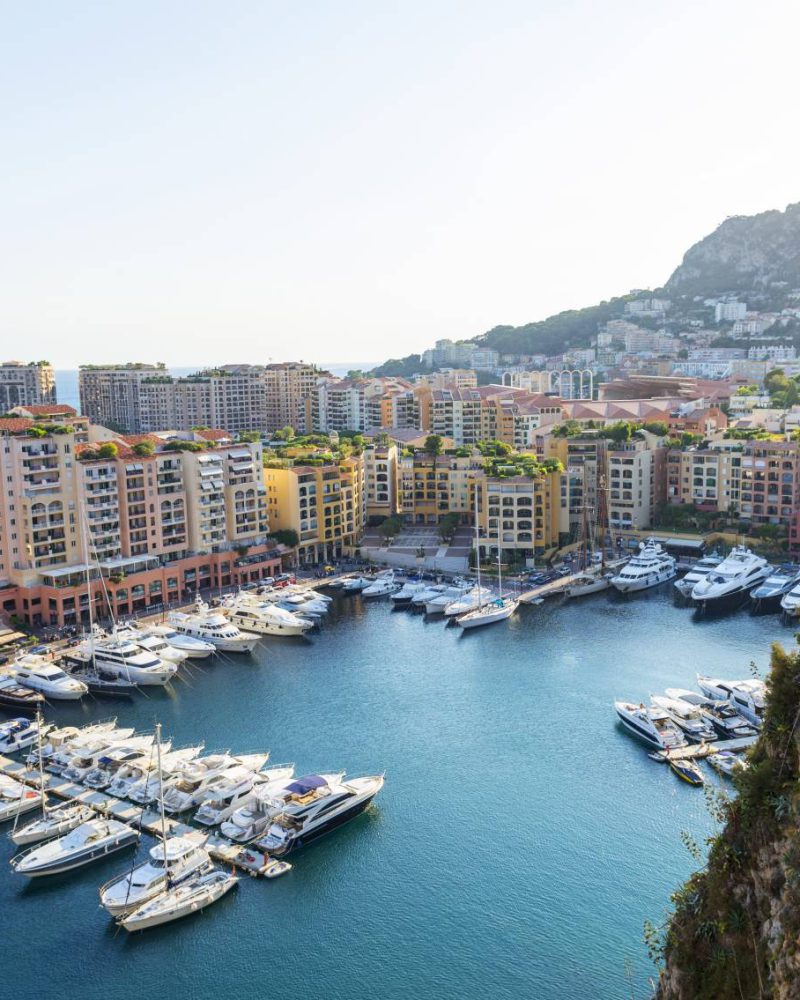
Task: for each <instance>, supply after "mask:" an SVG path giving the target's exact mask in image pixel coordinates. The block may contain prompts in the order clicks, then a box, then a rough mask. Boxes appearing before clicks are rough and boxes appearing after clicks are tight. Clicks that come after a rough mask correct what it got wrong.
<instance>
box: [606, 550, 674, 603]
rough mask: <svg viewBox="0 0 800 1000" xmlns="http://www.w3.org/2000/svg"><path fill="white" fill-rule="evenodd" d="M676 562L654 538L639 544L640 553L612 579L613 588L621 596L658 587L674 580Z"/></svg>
mask: <svg viewBox="0 0 800 1000" xmlns="http://www.w3.org/2000/svg"><path fill="white" fill-rule="evenodd" d="M676 566H677V562H676V560H675V559H674V558H673V557H672V556H671V555H669V553H667V552H665V551H664V549H662V547H661V546H660V545H659V544H658V542H657V541H655V539H653V538H648V540H647V541H646V542H640V543H639V551H638V552H637V554H636V555H635V556H633V558H632V559H629V560H628V562H627V563H626V564H625V565H624V566H623V567H622V569H621V570H620V571H619V573H617V574H616V575H615V576H612V577H611V581H610V582H611V586H612V587H614V588H615V589H616V590H618V591H619V592H620V593H621V594H633V593H636V592H637V591H640V590H649V589H650V588H651V587H658V586H659V585H660V584H662V583H666V582H667V581H668V580H672V579H673V578H674V576H675V573H676Z"/></svg>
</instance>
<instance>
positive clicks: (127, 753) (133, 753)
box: [64, 744, 153, 789]
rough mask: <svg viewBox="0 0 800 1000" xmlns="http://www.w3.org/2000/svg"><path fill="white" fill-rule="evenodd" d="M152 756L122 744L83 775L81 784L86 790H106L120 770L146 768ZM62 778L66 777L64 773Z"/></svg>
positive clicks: (112, 749)
mask: <svg viewBox="0 0 800 1000" xmlns="http://www.w3.org/2000/svg"><path fill="white" fill-rule="evenodd" d="M148 749H149V748H148ZM152 756H153V755H152V751H151V752H148V751H147V750H145V751H142V750H141V749H138V748H132V747H127V746H125V745H124V744H123V745H122V746H119V747H112V748H111V749H110V750H109V751H108V752H107V753H104V754H103V756H102V757H101V758H100V759H99V760H98V761H97V764H96V765H95V766H94V767H93V768H92V769H91V770H90V771H88V772H87V773H86V774H85V775H84V778H83V784H84V785H86V786H87V788H95V789H101V788H108V786H109V785H110V784H111V782H112V781H114V779H115V778H116V776H117V774H118V773H119V771H120V770H122V769H124V768H129V767H137V766H142V767H146V766H147V765H148V763H149V762H150V760H152ZM64 776H65V777H67V774H66V772H65V775H64Z"/></svg>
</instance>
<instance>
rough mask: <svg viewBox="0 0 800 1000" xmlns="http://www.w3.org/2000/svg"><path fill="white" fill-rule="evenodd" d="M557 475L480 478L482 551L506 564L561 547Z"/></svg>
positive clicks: (548, 473)
mask: <svg viewBox="0 0 800 1000" xmlns="http://www.w3.org/2000/svg"><path fill="white" fill-rule="evenodd" d="M559 480H560V476H559V473H558V472H547V473H543V474H542V475H539V476H533V477H531V476H509V477H508V478H495V477H488V476H485V475H483V474H481V475H479V476H478V478H477V482H478V484H479V498H480V499H479V516H478V523H479V526H480V538H481V550H482V554H483V556H484V557H487V556H488V557H490V558H491V557H493V556H494V557H496V555H497V553H498V551H499V552H500V553H501V554H502V559H503V561H504V562H505V561H508V559H509V556H510V555H511V554H512V553H514V554H515V555H516V558H517V559H519V560H525V561H527V560H532V559H534V558H535V557H536V556H537V555H541V554H542V553H543V552H545V551H546V550H547V549H550V548H552V547H553V546H554V545H557V544H558V537H559V529H558V521H559V516H558V510H559V503H560V500H559Z"/></svg>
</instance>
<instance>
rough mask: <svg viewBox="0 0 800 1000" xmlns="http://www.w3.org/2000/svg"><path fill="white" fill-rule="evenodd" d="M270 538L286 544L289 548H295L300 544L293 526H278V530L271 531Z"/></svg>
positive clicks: (280, 543)
mask: <svg viewBox="0 0 800 1000" xmlns="http://www.w3.org/2000/svg"><path fill="white" fill-rule="evenodd" d="M269 537H270V538H274V539H275V541H276V542H278V544H279V545H286V546H287V547H288V548H290V549H296V548H297V546H298V545H299V544H300V537H299V535H298V534H297V532H296V531H295V530H294V528H280V529H279V530H278V531H271V532H270V535H269Z"/></svg>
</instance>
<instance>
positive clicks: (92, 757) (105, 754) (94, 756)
mask: <svg viewBox="0 0 800 1000" xmlns="http://www.w3.org/2000/svg"><path fill="white" fill-rule="evenodd" d="M152 745H153V737H152V735H150V736H131V737H130V738H129V739H127V740H125V741H124V742H123V743H114V744H112V745H108V744H106V745H105V746H104V745H103V743H102V742H101V743H100V745H99V747H98V745H97V744H94V745H92V744H90V745H88V746H86V747H84V748H83V749H80V750H77V751H76V752H75V753H74V754H73V755H72V757H71V758H70V761H69V763H68V764H67V765H66V767H64V768H63V770H62V771H61V774H62V776H63V777H64V778H66V779H67V781H81V782H82V781H84V780H85V779H86V777H87V775H88V774H89V773H90V772H91V771H93V770H94V769H95V768H96V767H97V766H98V764H99V763H100V761H101V760H103V759H105V760H106V762H108V763H110V762H111V758H110V757H109V754H110V753H111V752H112V751H116V753H117V755H118V756H121V757H125V756H128V757H130V759H132V760H135V759H136V758H137V757H141V756H143V755H144V754H146V753H147V751H148V750H149V749H150V747H151V746H152ZM167 749H169V746H167Z"/></svg>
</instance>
